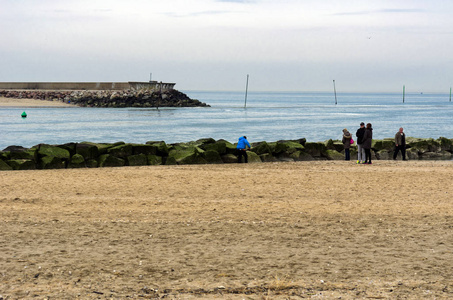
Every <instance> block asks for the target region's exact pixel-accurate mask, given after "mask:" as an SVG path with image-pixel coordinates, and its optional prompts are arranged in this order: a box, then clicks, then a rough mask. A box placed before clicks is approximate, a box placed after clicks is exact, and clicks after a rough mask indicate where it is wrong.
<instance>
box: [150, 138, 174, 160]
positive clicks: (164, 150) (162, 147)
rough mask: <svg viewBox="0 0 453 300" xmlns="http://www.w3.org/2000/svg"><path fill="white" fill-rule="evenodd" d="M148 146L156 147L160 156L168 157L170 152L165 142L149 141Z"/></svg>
mask: <svg viewBox="0 0 453 300" xmlns="http://www.w3.org/2000/svg"><path fill="white" fill-rule="evenodd" d="M146 144H147V145H153V146H156V147H157V153H156V154H157V155H158V156H168V153H169V151H170V150H169V148H168V146H167V144H166V143H165V142H164V141H148V142H146Z"/></svg>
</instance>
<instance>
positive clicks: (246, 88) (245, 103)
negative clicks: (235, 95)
mask: <svg viewBox="0 0 453 300" xmlns="http://www.w3.org/2000/svg"><path fill="white" fill-rule="evenodd" d="M248 89H249V74H247V83H246V84H245V102H244V108H246V107H247V92H248Z"/></svg>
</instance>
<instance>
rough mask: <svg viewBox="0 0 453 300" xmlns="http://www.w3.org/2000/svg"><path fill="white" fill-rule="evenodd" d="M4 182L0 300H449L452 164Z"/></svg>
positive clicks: (132, 171) (5, 176)
mask: <svg viewBox="0 0 453 300" xmlns="http://www.w3.org/2000/svg"><path fill="white" fill-rule="evenodd" d="M0 178H1V179H0V228H1V235H0V266H1V268H0V291H1V292H0V294H1V295H2V296H3V298H4V299H19V298H20V299H22V298H33V297H36V298H38V299H46V298H50V299H73V298H77V297H79V298H80V299H125V298H134V299H135V298H140V299H147V298H150V299H152V298H158V297H166V298H167V299H301V298H316V299H319V298H323V299H339V298H340V297H341V299H387V298H388V299H390V298H392V299H394V298H397V299H408V298H409V299H413V298H424V299H448V298H453V259H452V248H451V246H452V245H453V230H452V229H453V201H452V199H451V195H452V194H453V185H452V182H453V163H452V162H450V161H448V162H439V161H436V162H434V161H411V162H401V161H398V162H393V161H386V162H380V161H377V162H375V163H374V165H372V166H364V165H355V164H354V163H352V162H344V161H339V162H298V163H262V164H242V165H237V164H235V165H191V166H154V167H151V166H150V167H123V168H100V169H68V170H36V171H5V172H0ZM0 298H1V296H0Z"/></svg>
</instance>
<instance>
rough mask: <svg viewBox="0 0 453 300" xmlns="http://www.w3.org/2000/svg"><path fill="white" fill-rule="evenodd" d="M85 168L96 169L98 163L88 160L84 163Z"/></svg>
mask: <svg viewBox="0 0 453 300" xmlns="http://www.w3.org/2000/svg"><path fill="white" fill-rule="evenodd" d="M86 166H87V168H97V167H98V166H99V163H98V161H97V160H95V159H89V160H87V161H86Z"/></svg>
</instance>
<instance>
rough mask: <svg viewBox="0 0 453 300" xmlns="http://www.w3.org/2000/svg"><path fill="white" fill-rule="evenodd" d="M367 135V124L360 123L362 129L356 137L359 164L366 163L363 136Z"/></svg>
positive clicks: (358, 130)
mask: <svg viewBox="0 0 453 300" xmlns="http://www.w3.org/2000/svg"><path fill="white" fill-rule="evenodd" d="M364 134H365V123H363V122H362V123H360V128H359V129H357V132H356V133H355V136H356V137H357V163H358V164H361V163H364V162H365V149H363V147H362V144H363V135H364Z"/></svg>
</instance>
